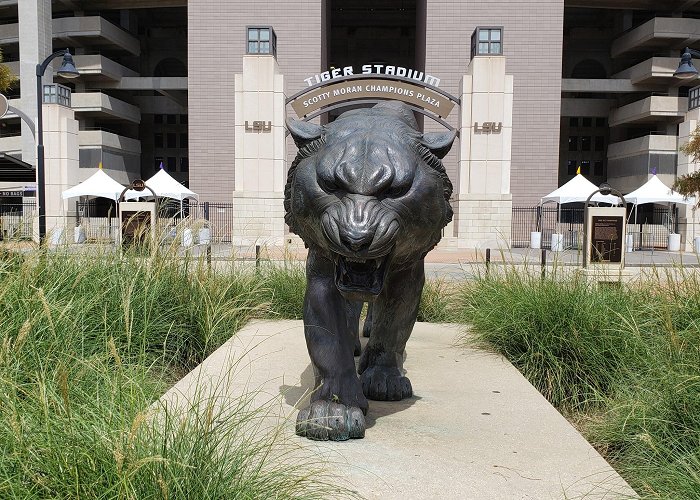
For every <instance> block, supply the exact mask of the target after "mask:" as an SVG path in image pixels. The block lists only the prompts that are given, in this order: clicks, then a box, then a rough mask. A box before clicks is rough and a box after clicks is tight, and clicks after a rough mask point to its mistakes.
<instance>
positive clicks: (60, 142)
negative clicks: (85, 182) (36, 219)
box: [43, 104, 79, 241]
mask: <svg viewBox="0 0 700 500" xmlns="http://www.w3.org/2000/svg"><path fill="white" fill-rule="evenodd" d="M43 111H44V144H45V169H46V191H45V193H46V234H47V235H51V234H52V233H53V232H55V231H56V230H59V229H63V230H64V231H65V232H64V234H65V235H66V238H67V239H68V241H70V239H71V238H72V237H73V234H72V232H71V231H72V227H73V226H74V224H73V223H74V222H75V219H74V218H75V210H74V207H75V198H73V199H72V200H63V198H62V196H61V195H62V193H63V191H65V190H66V189H68V188H70V187H73V186H75V185H76V184H78V167H79V158H78V155H79V149H78V120H76V119H75V112H74V111H73V109H71V108H69V107H66V106H62V105H60V104H44V109H43Z"/></svg>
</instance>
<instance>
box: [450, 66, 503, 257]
mask: <svg viewBox="0 0 700 500" xmlns="http://www.w3.org/2000/svg"><path fill="white" fill-rule="evenodd" d="M505 69H506V60H505V57H503V56H476V57H474V58H473V59H472V61H471V62H470V63H469V67H468V69H467V74H466V75H465V76H464V77H463V78H462V82H461V89H462V92H461V94H462V95H461V100H462V101H461V102H462V106H461V110H460V112H461V116H460V125H459V127H460V129H459V130H460V150H459V169H458V192H457V196H456V200H455V228H456V233H457V234H456V236H457V245H458V246H459V247H460V248H498V247H509V246H510V244H511V219H512V209H513V208H512V207H513V201H512V195H511V192H510V161H511V154H510V153H511V138H512V131H513V76H512V75H506V73H505Z"/></svg>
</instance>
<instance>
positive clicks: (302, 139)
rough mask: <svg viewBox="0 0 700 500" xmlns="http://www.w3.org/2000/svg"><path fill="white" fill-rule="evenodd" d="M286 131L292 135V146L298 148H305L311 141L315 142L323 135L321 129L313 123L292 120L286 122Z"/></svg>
mask: <svg viewBox="0 0 700 500" xmlns="http://www.w3.org/2000/svg"><path fill="white" fill-rule="evenodd" d="M287 129H288V130H289V133H290V134H292V138H293V139H294V144H296V145H297V147H298V148H301V147H303V146H306V145H307V144H308V143H310V142H311V141H315V140H316V139H318V138H319V137H321V135H323V130H324V129H323V127H322V126H321V125H316V124H315V123H309V122H303V121H301V120H295V119H293V118H291V119H289V120H287Z"/></svg>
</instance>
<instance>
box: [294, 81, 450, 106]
mask: <svg viewBox="0 0 700 500" xmlns="http://www.w3.org/2000/svg"><path fill="white" fill-rule="evenodd" d="M370 77H371V78H372V79H379V80H392V81H395V82H406V83H412V84H414V85H420V86H421V87H425V88H426V89H430V90H432V91H433V92H437V93H438V94H442V95H443V96H445V97H447V98H448V99H449V100H450V101H453V102H454V103H456V104H457V105H459V106H461V105H462V103H461V101H460V99H459V97H455V96H453V95H452V94H449V93H447V92H445V91H444V90H442V89H441V88H439V87H435V86H434V85H429V84H427V83H425V82H422V81H420V80H414V79H413V78H406V77H404V76H395V75H383V74H376V73H368V74H362V75H349V76H341V77H338V78H333V79H332V80H327V81H325V82H321V83H317V84H316V85H312V86H310V87H306V88H305V89H304V90H301V91H299V92H297V93H296V94H294V95H293V96H291V97H288V98H287V100H286V101H285V105H287V104H289V103H290V102H292V101H294V100H295V99H298V98H299V97H301V96H303V95H304V94H306V93H307V92H311V91H312V90H315V89H317V88H319V87H325V86H326V85H330V84H332V83H342V82H347V81H352V80H362V79H365V78H370Z"/></svg>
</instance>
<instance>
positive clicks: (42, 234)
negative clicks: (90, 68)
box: [36, 49, 80, 244]
mask: <svg viewBox="0 0 700 500" xmlns="http://www.w3.org/2000/svg"><path fill="white" fill-rule="evenodd" d="M61 56H63V62H62V63H61V67H60V68H59V70H58V72H57V74H58V75H59V76H62V77H63V78H76V77H77V76H79V75H80V73H78V70H77V69H76V68H75V64H74V63H73V56H71V54H70V51H69V50H68V49H65V50H59V51H57V52H54V53H53V54H51V55H50V56H49V57H47V58H46V59H45V60H44V62H43V63H41V64H37V65H36V102H37V116H36V177H37V179H36V196H37V204H38V205H39V244H42V243H43V242H44V239H46V174H45V172H44V128H43V124H44V117H43V113H42V104H43V102H44V89H43V88H42V85H41V79H42V77H43V76H44V73H45V72H46V68H47V67H48V66H49V64H50V63H51V61H53V60H54V59H56V58H57V57H61Z"/></svg>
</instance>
